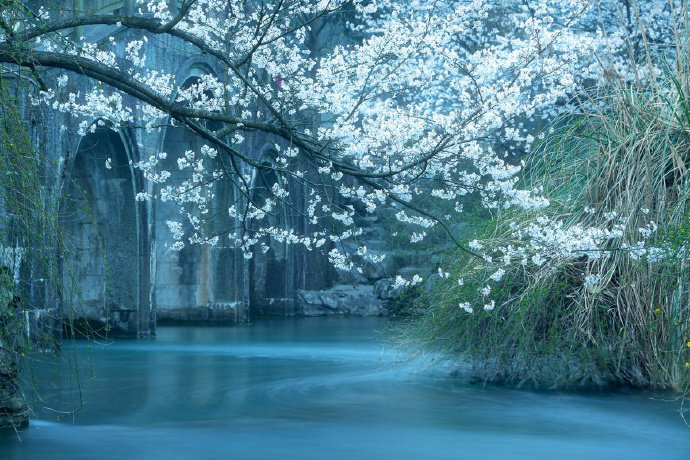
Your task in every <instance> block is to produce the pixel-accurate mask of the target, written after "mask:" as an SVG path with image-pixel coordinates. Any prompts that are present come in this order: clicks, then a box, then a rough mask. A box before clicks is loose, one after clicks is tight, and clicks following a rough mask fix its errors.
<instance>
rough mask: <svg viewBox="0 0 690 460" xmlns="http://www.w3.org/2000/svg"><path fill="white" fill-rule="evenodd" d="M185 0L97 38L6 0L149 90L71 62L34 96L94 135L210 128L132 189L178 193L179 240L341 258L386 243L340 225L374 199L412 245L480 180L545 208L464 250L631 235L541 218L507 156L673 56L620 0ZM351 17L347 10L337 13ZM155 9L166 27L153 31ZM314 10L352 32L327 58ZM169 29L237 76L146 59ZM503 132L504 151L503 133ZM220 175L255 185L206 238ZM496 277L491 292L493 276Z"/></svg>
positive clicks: (652, 23) (659, 8) (151, 5)
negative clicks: (591, 99)
mask: <svg viewBox="0 0 690 460" xmlns="http://www.w3.org/2000/svg"><path fill="white" fill-rule="evenodd" d="M633 3H634V2H633ZM184 5H187V6H189V9H188V10H185V11H184V12H183V13H184V14H183V15H182V16H181V17H178V13H179V12H180V10H179V8H180V2H171V1H164V0H137V12H136V13H135V14H134V16H133V17H134V18H135V19H136V20H137V21H134V20H131V18H127V17H124V18H118V22H117V23H116V24H113V23H112V21H110V22H109V23H107V24H109V25H111V26H114V27H116V29H117V30H120V29H122V28H129V29H133V30H135V31H136V32H137V33H135V34H132V36H131V38H127V39H123V40H125V41H123V40H121V39H119V38H115V36H110V37H107V38H106V39H104V40H101V41H99V42H97V43H95V42H93V43H92V42H89V41H87V40H86V39H84V38H83V37H82V38H80V39H79V40H69V39H68V38H67V35H66V34H62V33H61V32H63V31H62V30H60V29H59V28H57V29H51V28H50V26H51V21H53V20H54V19H51V18H54V17H56V12H57V10H56V11H52V10H51V9H50V8H47V7H46V8H41V9H40V10H39V11H36V12H35V14H32V15H29V16H26V15H25V14H24V15H23V16H22V15H21V14H20V15H17V14H16V12H15V14H14V15H13V13H12V11H15V10H7V11H4V12H2V13H0V15H2V18H3V20H4V21H5V22H6V23H7V24H9V30H13V31H15V32H16V33H19V32H21V33H22V34H23V35H22V36H28V37H30V38H29V39H28V40H29V41H30V45H31V47H33V49H35V50H38V51H40V52H41V53H47V54H48V55H50V56H54V55H57V56H62V57H64V58H66V59H67V58H72V59H75V60H76V59H79V61H76V62H78V64H79V65H80V66H81V67H79V68H82V69H85V70H84V72H85V73H86V75H87V76H90V77H92V78H94V79H95V80H98V79H99V78H100V79H101V80H103V81H105V80H106V78H105V76H101V77H99V76H98V75H101V74H99V72H102V69H104V68H107V69H108V70H109V73H108V75H107V81H106V83H108V82H112V81H117V82H118V83H119V85H120V88H125V89H124V90H123V91H125V92H127V90H128V91H129V95H130V96H132V97H134V98H136V99H138V102H137V104H136V105H135V107H134V109H133V108H132V106H131V105H129V104H125V103H124V100H123V95H122V92H120V91H117V90H115V89H113V88H112V87H111V86H112V85H111V86H108V84H106V85H103V84H102V81H101V82H98V83H96V84H94V85H93V89H92V90H90V91H88V92H84V91H83V90H82V91H79V90H76V89H75V88H76V87H75V86H74V85H72V80H73V77H72V75H68V74H66V73H65V72H67V71H61V73H60V75H58V76H56V77H55V84H54V87H51V88H49V89H48V90H47V91H41V92H40V94H39V97H38V98H36V102H37V103H44V104H49V105H50V107H51V108H52V109H54V110H58V111H61V112H65V113H69V114H71V115H73V116H75V117H78V119H79V122H80V123H79V134H82V135H83V134H85V133H87V132H88V131H93V130H95V129H96V127H97V126H98V125H99V124H102V125H107V126H109V127H110V128H112V129H121V128H123V127H139V128H145V129H147V130H156V129H160V126H162V125H171V124H172V125H176V126H179V125H182V126H186V127H187V128H189V129H191V130H192V131H193V132H195V133H196V134H197V135H199V136H201V137H203V141H204V142H203V143H202V147H200V148H199V149H198V151H195V150H189V151H187V152H185V153H184V154H183V155H181V156H180V157H179V158H174V159H171V160H172V161H167V162H165V165H168V166H166V167H164V166H163V164H164V162H162V161H161V160H164V159H165V158H166V154H165V152H158V153H154V154H153V155H150V156H148V158H147V159H145V160H143V161H140V162H137V163H136V164H134V166H135V167H136V168H138V169H140V170H141V171H142V173H143V175H144V177H145V178H146V179H147V180H148V181H149V182H151V183H153V184H155V185H156V187H155V188H154V190H155V192H152V190H141V191H139V194H138V195H137V199H144V200H145V199H151V198H153V199H160V200H163V201H168V202H173V203H176V204H177V205H178V207H179V209H180V221H172V220H171V221H169V222H168V226H169V227H170V230H171V231H172V234H173V237H174V239H175V241H176V242H175V248H176V249H181V248H182V247H184V245H185V244H196V243H204V244H216V243H217V242H218V241H219V239H220V238H222V240H224V241H226V242H228V243H230V244H234V245H236V246H237V247H240V248H241V249H242V250H243V251H244V254H245V257H247V258H250V257H251V256H252V253H253V251H254V250H262V251H267V249H266V248H267V246H266V243H265V239H266V238H273V239H275V240H276V241H278V242H281V243H285V244H302V245H304V247H306V248H308V249H309V250H314V249H318V250H322V251H325V252H327V255H328V258H329V260H330V261H331V263H333V265H334V266H335V267H336V268H338V269H342V270H352V269H355V268H359V267H357V266H356V264H358V263H369V262H375V261H380V257H381V256H378V255H375V254H372V253H371V251H370V250H366V247H365V246H363V245H362V244H356V245H355V247H357V248H359V249H358V250H357V251H358V252H359V253H356V254H351V253H350V252H348V251H347V250H345V249H342V248H344V246H343V245H342V243H343V242H344V241H345V240H348V239H353V238H356V237H357V236H359V235H361V233H362V231H361V228H359V225H360V224H359V222H360V219H359V217H360V213H365V214H373V213H375V212H376V211H377V210H378V209H380V208H385V207H388V206H391V205H393V206H395V210H396V214H395V215H396V218H397V219H398V221H400V222H401V223H402V224H405V225H408V226H409V228H410V231H409V233H408V237H409V242H410V243H411V244H412V243H418V242H421V241H422V240H423V239H424V238H425V237H426V236H427V231H428V230H429V229H431V228H436V227H438V226H439V224H443V225H445V224H444V223H445V222H447V221H457V220H459V217H458V215H457V214H461V213H462V212H463V207H462V203H460V202H459V201H458V200H459V199H460V197H464V196H467V195H474V196H476V197H478V198H479V200H480V201H481V203H482V205H483V206H485V207H486V208H488V209H508V208H520V209H524V210H527V211H530V212H534V213H535V215H536V216H537V217H536V218H535V219H534V221H533V222H531V223H529V224H527V225H522V226H516V227H515V228H514V229H513V230H514V234H513V239H514V241H513V242H512V244H511V245H507V246H505V247H499V248H491V249H492V250H491V251H489V250H488V249H486V248H485V246H484V244H482V243H481V242H478V241H475V242H472V243H470V245H469V249H470V250H472V251H474V252H476V253H477V254H478V255H479V256H480V257H481V258H482V259H483V260H484V261H487V262H489V261H493V260H499V261H500V262H501V263H503V264H504V265H505V266H508V265H510V264H513V263H517V264H522V265H528V264H533V265H536V266H541V265H543V264H545V263H547V262H548V261H549V260H552V259H562V258H577V257H586V258H588V259H596V258H598V257H603V256H605V255H606V253H607V251H608V250H609V249H610V247H611V242H612V241H615V240H617V239H619V238H620V236H621V235H622V233H623V228H624V226H625V222H624V221H622V220H621V217H620V216H609V222H608V223H607V225H598V226H592V227H585V226H571V225H566V223H565V222H562V221H559V220H554V219H551V218H548V217H545V216H539V212H540V210H543V209H544V208H547V207H548V206H549V205H550V203H549V201H548V200H547V199H546V198H545V197H543V196H542V190H540V189H529V188H524V189H523V188H518V187H517V185H516V184H517V176H518V174H519V173H520V172H521V170H522V167H523V165H522V164H519V163H518V162H516V161H514V159H513V158H512V156H511V154H512V153H515V152H518V151H526V150H528V149H529V145H530V144H531V143H532V142H533V141H534V139H535V138H539V137H540V136H542V135H543V133H538V132H535V131H534V130H533V128H532V127H533V126H535V125H536V124H538V123H539V122H540V121H543V120H548V119H550V118H552V117H554V116H555V115H558V114H559V113H561V112H563V111H567V110H570V106H569V105H568V104H567V101H568V100H570V99H571V98H572V97H573V96H574V95H578V94H581V92H582V90H583V88H584V87H585V86H586V85H588V84H590V85H591V84H606V82H607V81H608V80H611V79H613V78H616V79H621V80H623V81H632V80H634V79H645V78H648V77H650V76H653V75H654V74H656V73H658V72H659V70H658V69H655V68H653V67H652V66H647V65H643V66H634V65H632V64H631V60H630V58H629V56H628V49H629V48H628V45H629V44H630V43H631V42H634V41H635V40H638V38H639V37H638V35H639V34H640V30H639V24H638V23H637V22H638V21H637V20H636V19H634V14H633V15H632V16H630V12H629V11H628V12H627V13H628V15H627V16H626V14H625V13H626V12H625V11H623V15H622V17H621V12H622V10H621V8H620V6H621V3H620V2H619V1H617V0H600V1H598V2H591V1H588V0H536V1H529V2H524V1H519V0H505V1H502V2H495V1H491V0H439V1H433V2H431V1H421V0H411V1H407V0H405V1H402V0H401V1H391V0H380V1H379V0H370V1H364V0H354V1H353V0H321V1H311V0H285V1H277V0H269V1H263V2H250V3H247V2H245V1H243V0H197V1H195V2H192V3H191V4H187V3H186V2H185V3H184ZM190 5H191V6H190ZM252 5H254V6H252ZM635 5H636V8H637V10H639V11H637V12H635V14H637V13H639V23H640V24H644V25H645V32H646V36H647V37H649V39H650V40H651V41H652V42H654V43H663V42H664V40H666V39H667V38H668V37H669V35H670V34H672V33H673V27H672V25H673V21H672V19H673V18H674V17H675V18H680V16H681V15H682V9H681V8H675V9H674V8H673V4H672V3H670V2H668V1H666V0H653V1H647V2H637V3H636V4H635ZM628 6H629V5H628ZM22 11H24V10H22ZM22 14H23V13H22ZM342 15H345V16H347V17H349V18H350V19H348V20H347V21H340V22H339V19H338V18H339V17H340V16H342ZM630 17H633V19H630ZM144 20H146V21H153V23H152V24H149V25H150V26H147V27H142V26H141V24H142V22H141V21H144ZM318 20H321V21H331V24H332V27H341V32H342V35H343V36H344V37H345V38H344V39H343V40H342V41H341V42H340V43H337V44H336V45H335V46H332V47H331V48H330V49H328V50H327V51H326V52H323V53H319V54H315V53H312V51H311V49H310V48H309V42H310V40H311V39H313V38H314V37H315V36H316V35H313V34H316V33H317V31H316V30H315V28H314V27H313V26H314V24H316V23H318ZM104 21H106V19H104ZM171 21H172V22H171ZM343 22H344V24H343ZM105 23H106V22H104V24H105ZM84 27H88V26H84ZM161 34H166V35H169V36H170V37H172V38H171V39H170V40H172V42H171V43H173V45H174V46H176V45H178V44H185V45H188V46H190V47H196V49H197V50H198V51H199V52H201V53H203V54H205V55H206V56H208V57H209V58H210V59H214V60H215V61H216V63H217V64H218V67H219V68H221V69H222V72H221V73H220V74H218V75H214V74H212V73H207V74H204V75H202V76H200V77H199V78H197V79H196V80H195V81H194V82H192V83H191V84H189V83H187V84H185V83H182V82H178V81H177V80H176V79H175V75H174V74H173V73H172V72H173V70H172V69H164V70H161V69H154V68H152V67H150V65H151V61H152V59H149V58H148V57H147V55H146V50H147V47H148V46H150V44H151V42H152V41H153V40H152V38H153V37H156V39H157V40H158V39H159V38H160V37H159V35H161ZM20 35H21V34H20ZM118 36H119V35H118ZM12 40H13V37H12V36H11V34H8V30H6V29H3V30H2V32H0V47H1V46H3V45H4V44H8V43H10V42H11V41H12ZM51 62H52V61H51ZM54 66H56V67H59V65H57V64H54ZM63 67H64V68H67V67H69V66H66V65H65V66H63ZM69 68H70V69H72V71H73V69H74V68H75V67H74V66H72V67H69ZM63 70H64V69H63ZM67 73H69V72H67ZM592 82H593V83H592ZM94 120H97V121H95V122H94ZM106 121H107V123H106ZM216 125H217V126H216ZM253 132H261V133H263V134H264V135H266V136H268V137H269V138H270V139H271V142H272V143H274V144H275V149H274V153H273V154H272V155H273V156H272V157H271V158H270V159H269V160H270V165H268V166H266V165H265V164H264V163H262V161H263V160H262V159H259V160H257V159H256V157H255V153H256V152H253V151H251V147H250V146H249V144H250V143H248V142H246V139H247V136H249V135H250V134H251V133H253ZM501 144H503V145H507V146H508V147H507V148H506V149H499V148H498V147H497V146H498V145H501ZM504 150H505V151H504ZM221 160H222V161H221ZM170 164H172V165H175V166H174V168H171V167H170V166H169V165H170ZM166 168H167V169H166ZM264 168H268V169H270V170H271V173H272V174H274V175H275V176H276V177H277V178H278V179H277V180H276V181H275V182H274V183H272V184H270V185H268V186H264V185H262V182H261V180H259V177H260V176H261V175H263V172H262V171H263V169H264ZM173 176H174V177H176V178H180V177H184V179H180V180H171V177H173ZM220 180H225V181H231V182H232V184H233V186H234V187H235V188H236V189H237V190H238V191H239V194H238V195H239V196H240V198H238V199H237V200H236V201H235V202H233V203H224V204H223V206H222V209H227V215H228V216H229V217H231V218H232V219H234V220H236V221H237V222H239V224H238V227H239V228H240V230H237V229H228V231H227V232H226V233H225V234H224V235H221V236H219V235H217V234H214V235H206V234H205V232H206V229H205V226H204V225H203V220H204V219H205V218H207V217H208V215H209V209H210V208H211V204H210V203H211V202H213V200H215V199H217V197H216V194H215V192H214V190H215V189H214V182H216V181H220ZM291 187H300V189H301V190H302V191H304V193H303V195H304V202H305V205H304V213H305V217H306V218H307V220H308V222H309V224H310V225H309V226H307V228H306V229H305V230H303V231H301V232H298V231H297V230H296V229H294V228H285V226H281V225H278V224H276V219H277V217H276V216H278V215H280V214H281V213H284V212H285V211H284V210H285V209H288V208H289V207H290V206H291V205H292V201H291V200H293V199H297V198H296V197H295V193H294V192H293V191H292V190H293V188H291ZM257 196H262V198H261V199H257V198H256V197H257ZM423 200H428V201H429V202H437V203H448V204H449V205H450V206H453V208H454V209H455V214H452V213H446V214H444V215H443V216H435V215H433V213H431V212H427V211H428V208H426V207H419V206H416V205H415V203H418V202H419V201H423ZM300 212H302V211H300ZM420 227H421V229H420ZM655 230H656V229H655V228H654V226H653V223H651V222H650V224H649V225H648V226H645V227H641V228H639V234H640V237H641V241H644V240H645V239H646V238H649V237H650V236H651V235H652V234H653V233H654V231H655ZM623 243H624V242H622V244H623ZM635 244H637V243H635ZM338 245H340V246H338ZM333 246H338V247H341V249H336V248H334V247H333ZM621 247H622V248H623V249H626V250H629V251H631V252H632V253H634V254H637V255H640V256H641V255H646V256H647V257H649V258H650V260H652V259H657V258H659V257H661V255H660V254H662V253H663V251H662V250H661V249H654V248H647V247H645V246H644V242H643V243H642V246H631V245H630V246H629V247H625V246H621ZM362 248H364V249H362ZM354 256H357V260H358V261H362V262H355V260H354ZM504 274H505V269H503V268H501V269H497V270H495V271H494V272H493V274H491V275H490V277H489V279H490V280H491V281H492V282H499V281H500V280H501V278H502V277H503V276H504ZM419 282H421V277H419V276H418V275H415V277H413V278H412V279H411V280H405V279H403V278H402V277H398V278H396V280H395V284H396V286H398V287H400V286H411V285H414V284H417V283H419ZM485 289H487V292H486V294H484V293H482V294H483V295H485V296H487V295H489V292H490V289H491V288H490V286H489V285H487V286H486V288H485ZM463 305H464V304H463ZM463 305H461V308H463V310H465V311H471V307H470V306H466V307H467V308H465V307H463ZM493 308H494V304H493V303H491V302H490V303H487V304H485V305H484V310H486V311H490V310H492V309H493Z"/></svg>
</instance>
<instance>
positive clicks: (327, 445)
mask: <svg viewBox="0 0 690 460" xmlns="http://www.w3.org/2000/svg"><path fill="white" fill-rule="evenodd" d="M385 328H386V321H385V320H381V319H360V318H343V319H326V318H319V319H301V320H285V321H259V322H256V323H255V324H254V325H252V326H247V327H232V328H219V327H214V328H203V327H185V328H161V329H159V331H158V337H156V339H154V340H138V341H127V340H122V341H117V342H115V343H113V344H109V345H103V346H102V345H92V346H91V350H90V351H89V350H88V345H87V344H86V343H85V342H83V343H79V344H78V346H77V347H78V351H79V354H80V356H81V358H80V366H79V369H80V371H81V373H82V375H81V379H80V380H79V381H80V382H81V390H82V394H83V398H82V400H83V408H82V409H81V410H80V411H79V412H78V413H77V414H76V415H75V416H74V417H65V416H64V415H63V416H61V417H60V416H59V414H58V413H57V412H54V410H63V409H69V408H71V407H74V406H75V405H76V404H78V401H79V398H78V390H79V386H78V384H77V383H76V380H75V376H74V375H73V373H70V372H68V371H67V369H68V365H67V364H63V365H62V366H56V365H50V364H49V363H43V364H37V365H35V366H34V372H35V374H36V375H35V379H36V380H37V381H46V380H48V379H50V380H52V381H55V382H56V385H55V386H54V387H52V388H43V390H42V392H41V395H42V396H43V397H44V398H45V403H44V405H45V406H49V407H50V409H52V411H51V410H47V409H45V408H43V409H40V410H38V413H37V414H36V418H35V420H34V421H33V422H32V424H31V426H30V427H29V428H28V429H27V430H26V431H24V432H23V433H21V442H20V441H19V440H18V439H17V437H16V435H12V434H2V435H0V458H1V459H15V458H17V459H19V458H21V459H24V458H36V459H47V458H65V459H82V458H83V459H97V458H146V459H153V458H163V459H173V458H194V459H196V458H237V459H243V458H277V457H279V456H280V457H282V458H300V459H301V458H376V459H379V458H385V456H389V457H390V458H453V459H455V458H506V457H510V458H534V457H540V458H552V457H555V456H558V457H559V458H583V457H587V456H589V457H591V458H655V459H658V458H679V459H688V458H690V428H688V427H686V426H685V425H684V424H683V422H682V421H681V419H680V417H679V415H678V409H679V407H680V403H679V402H664V401H662V400H660V399H659V398H650V395H649V394H643V393H639V392H622V393H615V394H611V393H607V394H595V393H589V394H573V393H553V392H552V393H536V392H529V391H518V390H509V389H501V388H488V387H487V388H482V387H477V386H470V385H468V384H466V383H464V382H462V381H458V380H455V379H450V378H445V377H444V375H445V374H444V373H440V372H432V371H431V370H430V369H422V368H420V367H418V366H415V365H412V364H410V363H409V362H405V360H404V359H401V357H400V356H399V355H396V353H395V352H393V351H389V348H390V347H388V346H386V344H385V342H384V340H383V339H382V336H381V334H380V332H379V331H381V330H384V329H385ZM66 350H67V351H69V350H70V348H69V346H67V347H66ZM92 374H95V377H93V378H92Z"/></svg>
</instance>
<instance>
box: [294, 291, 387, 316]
mask: <svg viewBox="0 0 690 460" xmlns="http://www.w3.org/2000/svg"><path fill="white" fill-rule="evenodd" d="M297 310H298V312H299V313H301V314H302V315H304V316H331V315H351V316H382V315H387V314H388V310H387V309H386V307H385V304H384V302H382V301H381V299H379V298H378V297H377V296H376V294H374V286H371V285H357V286H350V285H338V286H334V287H333V288H331V289H327V290H323V291H306V290H302V289H300V290H298V291H297Z"/></svg>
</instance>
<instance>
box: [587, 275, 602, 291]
mask: <svg viewBox="0 0 690 460" xmlns="http://www.w3.org/2000/svg"><path fill="white" fill-rule="evenodd" d="M599 281H601V276H599V275H593V274H589V275H586V276H585V288H592V287H594V286H596V285H597V284H599Z"/></svg>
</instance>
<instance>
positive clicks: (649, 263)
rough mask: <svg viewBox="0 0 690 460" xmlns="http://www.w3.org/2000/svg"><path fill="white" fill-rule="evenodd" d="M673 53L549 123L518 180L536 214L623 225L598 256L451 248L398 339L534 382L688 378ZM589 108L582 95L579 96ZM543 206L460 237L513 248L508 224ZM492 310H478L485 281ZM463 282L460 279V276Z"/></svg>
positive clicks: (680, 87) (683, 118)
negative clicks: (532, 194)
mask: <svg viewBox="0 0 690 460" xmlns="http://www.w3.org/2000/svg"><path fill="white" fill-rule="evenodd" d="M686 64H687V63H686V62H685V61H682V60H681V61H679V63H678V65H677V67H676V68H675V69H669V70H668V72H666V74H665V75H664V76H663V77H660V78H659V79H657V80H656V81H654V82H650V83H649V84H646V85H643V84H639V83H638V84H632V85H631V84H624V83H622V82H620V81H618V80H616V81H612V82H610V84H609V85H607V86H606V88H601V89H600V90H599V93H598V94H597V95H595V96H592V100H591V101H589V102H588V101H583V103H582V107H588V108H587V109H583V110H581V111H580V112H579V113H577V114H574V115H569V116H568V117H567V118H563V119H560V120H558V121H557V122H556V123H555V124H554V127H553V130H552V131H551V132H550V134H549V135H548V136H547V137H546V138H545V139H544V140H543V141H542V142H540V143H539V144H538V145H537V146H535V148H534V149H533V153H532V157H531V158H530V160H529V162H528V167H527V169H526V173H525V176H524V177H523V180H524V181H525V182H527V183H532V184H533V185H534V186H543V187H544V194H545V195H546V196H547V197H548V198H549V199H550V201H551V205H550V206H549V208H548V209H547V210H546V215H547V216H548V217H549V218H553V219H558V220H560V221H562V222H564V225H565V226H566V227H574V226H582V227H599V228H601V229H603V230H611V228H612V226H613V225H618V226H619V228H620V229H622V236H621V237H620V238H616V239H612V240H611V241H610V242H609V243H607V244H608V246H607V247H606V248H605V249H606V251H605V252H603V253H602V254H601V257H598V258H588V257H580V258H567V257H564V258H560V259H559V258H557V259H555V260H550V261H549V263H546V264H542V265H537V264H525V265H521V264H519V263H518V264H511V265H509V266H504V264H503V263H499V262H498V261H496V262H486V261H478V260H477V259H476V258H473V257H471V256H468V255H466V254H464V253H462V252H460V251H458V252H455V253H453V254H450V255H449V256H448V259H447V260H448V261H449V263H450V265H451V266H452V267H454V268H453V269H452V270H451V271H450V276H448V277H447V278H440V277H437V278H436V279H435V280H433V281H432V282H431V283H430V285H429V289H427V290H426V292H425V293H424V294H423V295H422V297H421V298H420V299H419V306H421V307H422V308H423V309H424V314H423V315H422V316H421V317H420V318H419V319H418V320H415V321H414V323H413V325H412V327H411V328H410V330H409V338H410V339H412V340H414V341H416V342H418V343H421V344H422V345H423V346H424V347H428V348H432V349H439V348H440V349H444V350H447V351H450V352H452V353H454V354H457V355H458V356H461V357H462V358H463V359H467V360H468V361H469V362H470V363H472V365H473V371H474V373H475V374H477V375H478V376H479V377H481V378H482V379H485V380H487V381H501V382H512V383H523V382H532V383H535V384H538V385H546V386H576V385H579V384H585V383H591V382H594V383H595V384H622V385H629V386H634V387H651V388H660V389H675V390H687V389H688V386H690V177H689V175H688V171H687V168H688V166H690V99H689V98H688V96H689V95H690V86H689V82H690V78H689V77H690V72H688V66H687V65H686ZM592 102H593V103H592ZM538 215H541V216H543V215H545V214H544V211H543V210H542V211H539V214H536V212H530V211H515V210H512V211H503V212H500V213H497V214H496V215H495V216H494V218H493V219H492V220H490V221H488V222H482V223H481V224H477V226H476V228H475V233H474V235H473V236H472V237H470V238H469V239H468V241H470V240H473V239H478V240H480V241H482V244H484V246H485V247H488V248H491V247H492V246H494V247H498V246H503V247H506V246H508V245H510V244H513V243H515V244H516V245H517V244H518V243H519V242H518V241H517V239H516V236H515V232H514V228H515V227H516V225H517V226H521V227H524V226H525V225H527V224H529V223H530V222H532V221H534V220H535V219H537V218H538ZM499 268H500V269H505V272H506V273H505V275H504V276H503V277H502V278H500V281H496V282H494V283H492V290H491V297H490V298H491V299H492V300H494V302H495V307H494V308H493V309H492V310H488V311H485V310H484V309H482V308H481V307H480V308H476V307H475V308H474V312H473V313H468V312H467V311H466V310H464V309H462V308H460V307H459V305H460V304H461V303H464V302H469V305H482V304H483V303H486V300H487V297H486V296H484V295H483V294H482V293H481V292H480V291H481V289H482V288H483V287H484V286H486V280H487V278H488V277H489V276H490V275H491V274H492V273H495V272H496V271H497V270H498V269H499ZM460 279H462V284H460V282H459V280H460Z"/></svg>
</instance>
